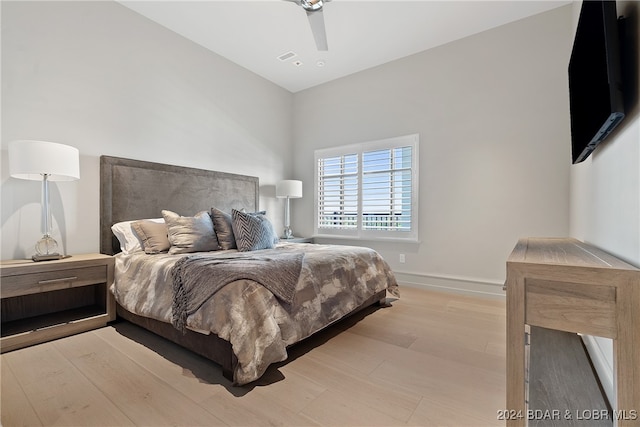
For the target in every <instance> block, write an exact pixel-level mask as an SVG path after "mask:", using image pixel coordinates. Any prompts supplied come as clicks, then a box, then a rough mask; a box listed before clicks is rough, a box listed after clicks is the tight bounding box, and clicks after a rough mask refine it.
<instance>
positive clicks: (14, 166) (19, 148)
mask: <svg viewBox="0 0 640 427" xmlns="http://www.w3.org/2000/svg"><path fill="white" fill-rule="evenodd" d="M79 159H80V154H79V152H78V149H77V148H75V147H71V146H68V145H64V144H58V143H55V142H46V141H27V140H20V141H12V142H10V143H9V174H10V175H11V176H12V177H14V178H19V179H28V180H34V181H40V180H42V216H43V218H44V235H43V236H42V238H41V239H40V240H38V242H37V243H36V248H35V249H36V254H35V255H34V256H33V260H34V261H47V260H53V259H60V258H62V255H60V254H59V253H58V242H56V241H55V239H54V238H53V237H51V227H52V223H51V209H50V205H49V181H74V180H76V179H80V160H79Z"/></svg>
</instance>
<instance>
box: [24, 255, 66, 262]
mask: <svg viewBox="0 0 640 427" xmlns="http://www.w3.org/2000/svg"><path fill="white" fill-rule="evenodd" d="M62 258H66V257H65V256H64V255H60V254H48V255H34V256H32V257H31V259H32V260H34V261H35V262H40V261H54V260H57V259H62Z"/></svg>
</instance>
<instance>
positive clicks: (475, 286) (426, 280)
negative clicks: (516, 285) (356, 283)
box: [394, 271, 506, 298]
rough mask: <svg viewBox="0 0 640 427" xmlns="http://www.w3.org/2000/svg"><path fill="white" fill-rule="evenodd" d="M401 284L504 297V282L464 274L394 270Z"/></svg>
mask: <svg viewBox="0 0 640 427" xmlns="http://www.w3.org/2000/svg"><path fill="white" fill-rule="evenodd" d="M394 274H395V276H396V280H397V281H398V283H399V284H400V286H410V287H413V288H427V289H432V290H437V291H442V292H454V293H460V294H466V295H474V296H483V297H489V298H504V297H505V295H506V294H505V292H504V291H503V290H502V286H503V283H501V282H494V281H487V280H481V279H473V278H469V277H462V276H448V275H435V274H424V273H408V272H399V271H394Z"/></svg>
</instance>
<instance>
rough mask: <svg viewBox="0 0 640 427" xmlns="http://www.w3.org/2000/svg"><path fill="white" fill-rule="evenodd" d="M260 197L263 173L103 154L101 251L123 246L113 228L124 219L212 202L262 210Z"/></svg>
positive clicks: (192, 210) (202, 207) (189, 211)
mask: <svg viewBox="0 0 640 427" xmlns="http://www.w3.org/2000/svg"><path fill="white" fill-rule="evenodd" d="M258 202H259V182H258V178H257V177H253V176H246V175H237V174H231V173H225V172H215V171H208V170H204V169H195V168H188V167H182V166H172V165H166V164H161V163H152V162H145V161H140V160H131V159H123V158H119V157H110V156H101V157H100V252H102V253H104V254H108V255H113V254H114V253H117V252H119V251H120V245H119V243H118V241H117V239H116V238H115V236H114V235H113V233H112V231H111V226H112V225H113V224H115V223H117V222H120V221H129V220H135V219H143V218H160V217H162V213H161V211H162V210H163V209H168V210H172V211H174V212H176V213H178V214H180V215H184V216H191V215H194V214H196V213H197V212H200V211H209V210H210V209H211V208H212V207H216V208H218V209H220V210H223V211H225V212H231V209H232V208H234V209H241V208H245V209H247V210H248V211H256V210H258Z"/></svg>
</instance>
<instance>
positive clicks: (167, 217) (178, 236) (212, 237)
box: [162, 210, 220, 254]
mask: <svg viewBox="0 0 640 427" xmlns="http://www.w3.org/2000/svg"><path fill="white" fill-rule="evenodd" d="M162 216H163V217H164V221H165V222H166V223H167V232H168V238H169V243H171V248H170V249H169V253H170V254H184V253H189V252H208V251H217V250H218V249H220V245H219V244H218V239H217V237H216V233H215V231H214V229H213V222H212V221H211V217H210V216H209V213H208V212H205V211H202V212H198V213H197V214H196V215H195V216H192V217H188V216H180V215H178V214H177V213H175V212H172V211H167V210H163V211H162Z"/></svg>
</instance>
